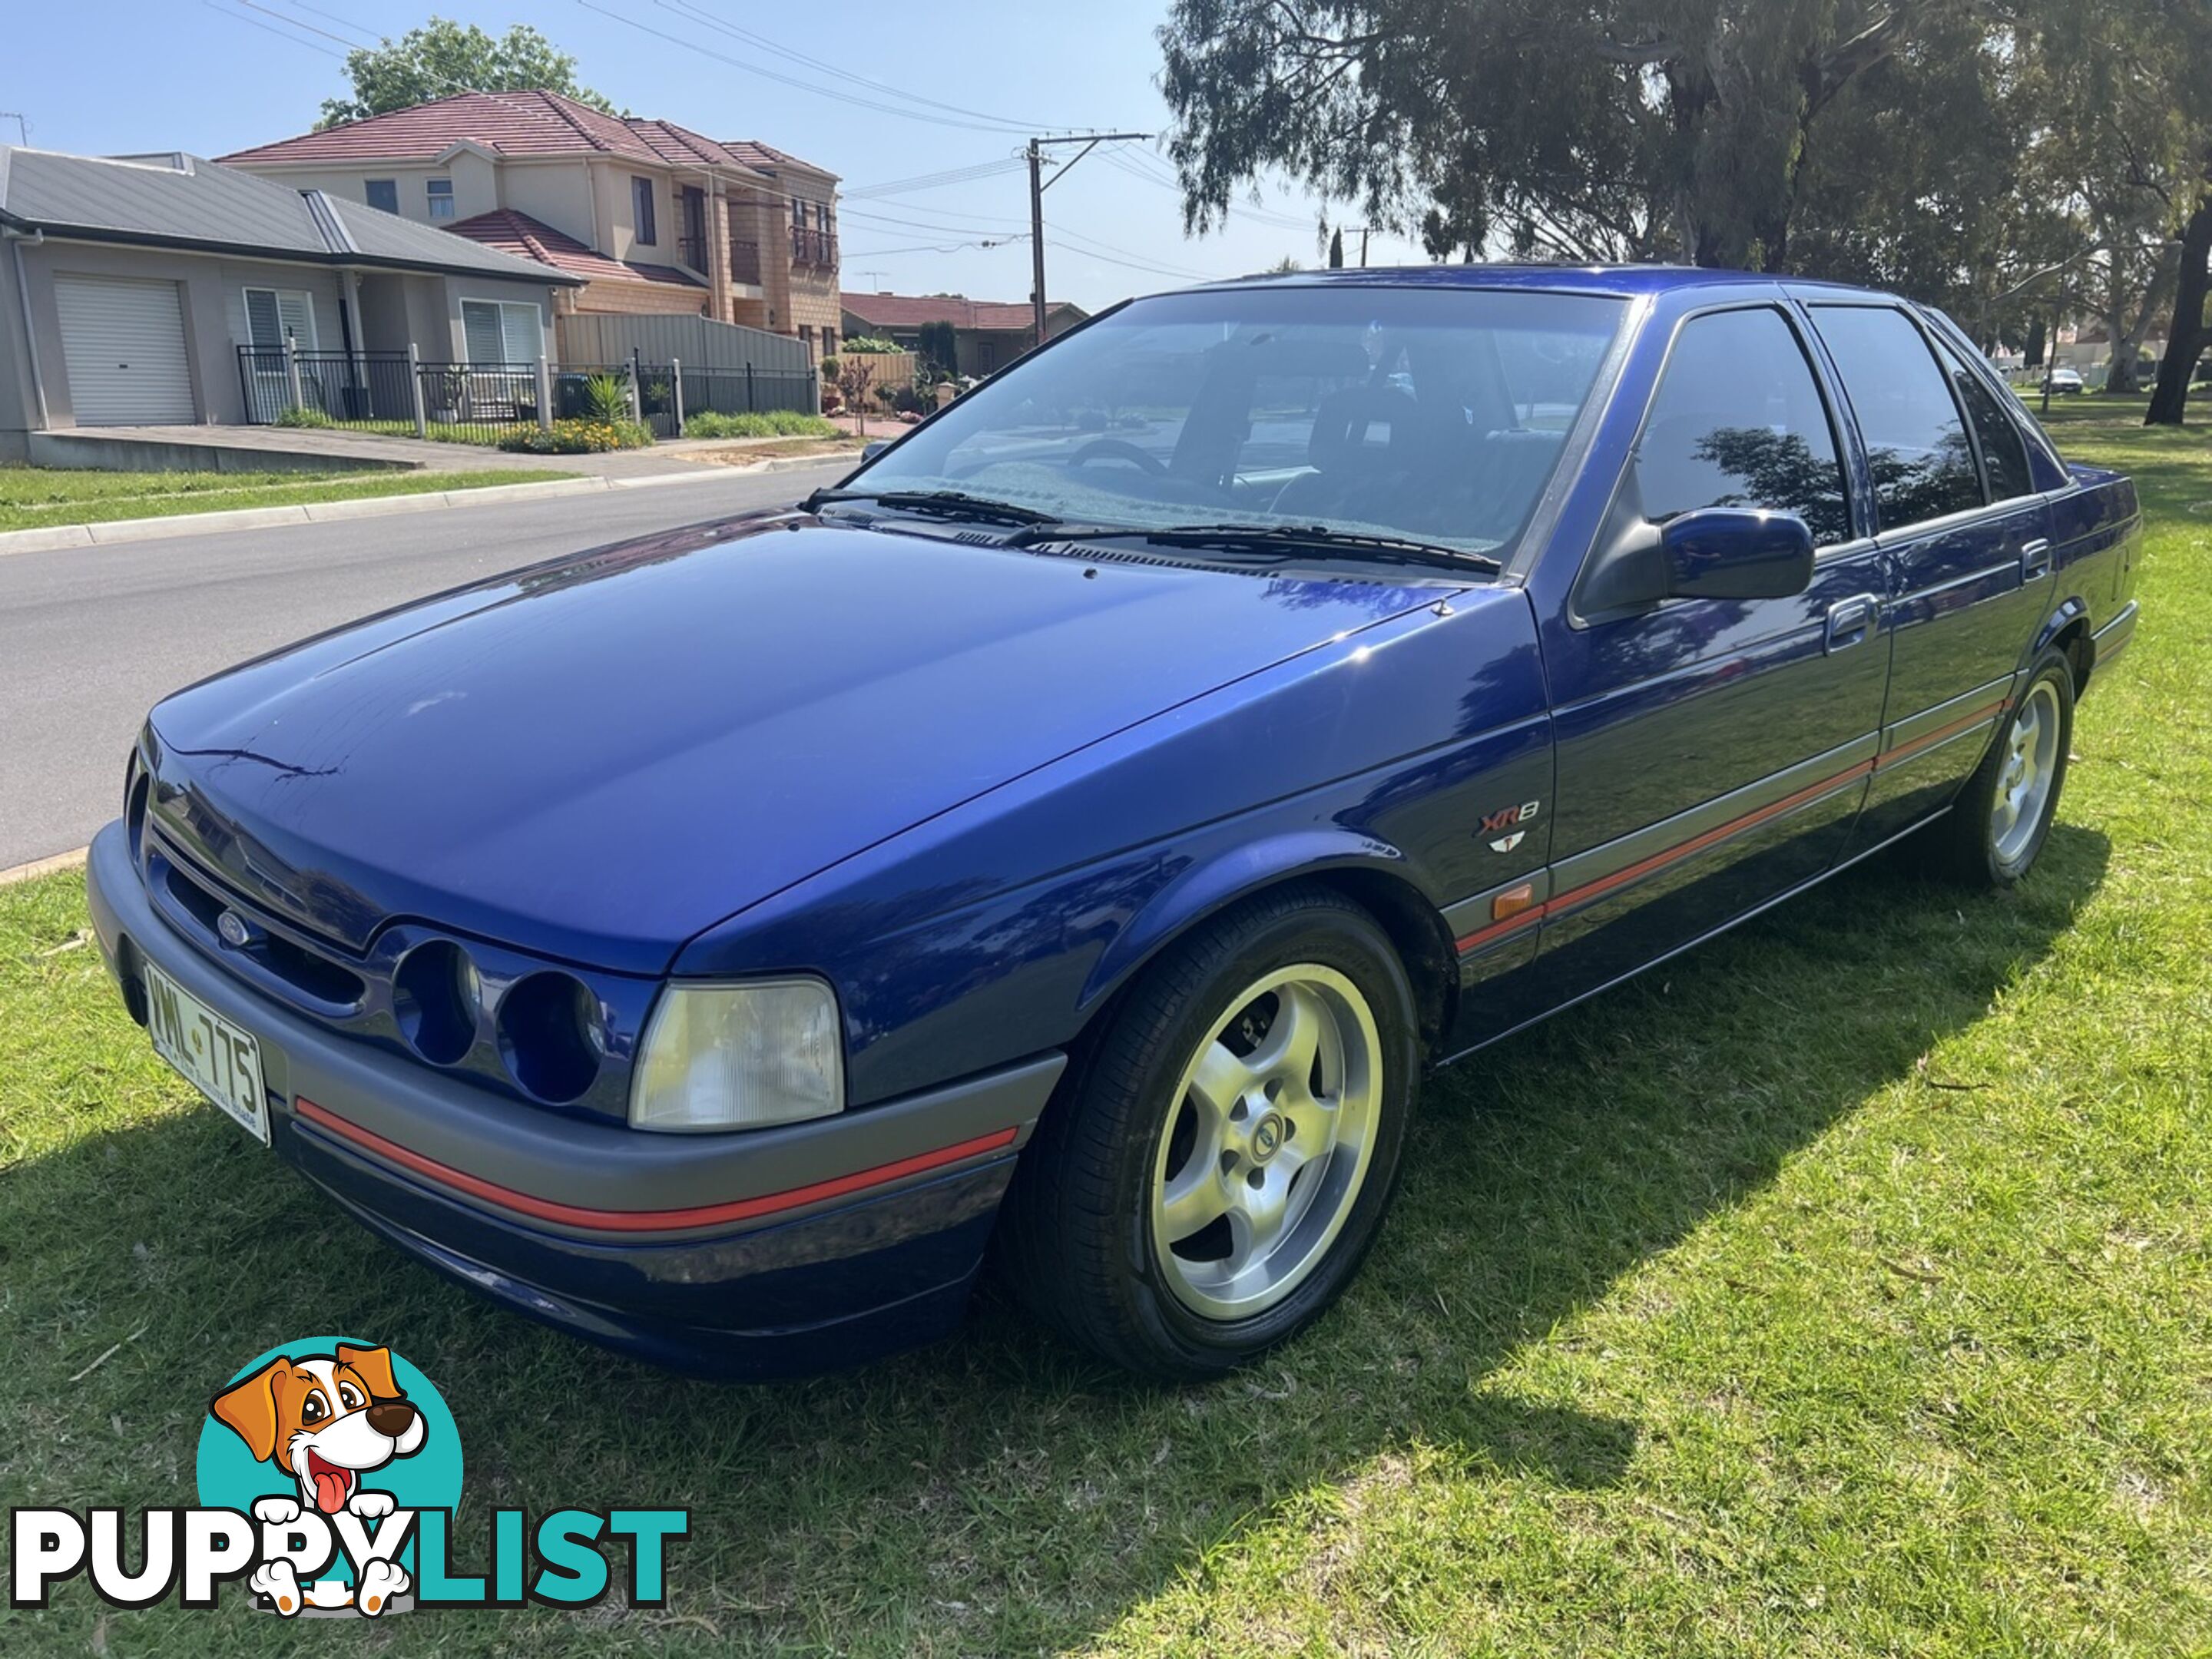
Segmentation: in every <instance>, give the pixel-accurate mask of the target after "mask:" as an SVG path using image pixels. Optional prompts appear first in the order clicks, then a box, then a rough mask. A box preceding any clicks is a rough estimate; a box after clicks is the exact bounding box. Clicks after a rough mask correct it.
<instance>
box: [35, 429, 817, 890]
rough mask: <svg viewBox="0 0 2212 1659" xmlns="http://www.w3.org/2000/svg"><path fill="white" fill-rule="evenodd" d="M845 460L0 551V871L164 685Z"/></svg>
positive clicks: (738, 500) (53, 829)
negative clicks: (379, 514)
mask: <svg viewBox="0 0 2212 1659" xmlns="http://www.w3.org/2000/svg"><path fill="white" fill-rule="evenodd" d="M848 465H849V463H846V462H842V461H839V462H835V463H832V464H831V465H827V466H824V467H822V468H821V469H819V470H818V471H817V470H815V469H811V468H810V469H807V470H805V471H786V472H770V473H764V474H757V475H753V476H750V477H745V476H742V475H740V476H733V477H728V478H726V479H724V478H717V479H714V480H713V481H712V482H703V483H689V482H687V483H679V484H671V485H669V486H667V487H665V488H660V489H620V490H610V491H608V492H607V493H606V494H605V495H597V494H594V495H567V496H561V497H556V499H554V500H551V501H542V502H541V501H526V502H521V503H519V504H516V505H513V506H498V507H490V506H485V507H453V508H449V509H447V510H444V511H439V512H428V513H397V514H394V515H392V517H389V518H370V519H354V520H340V521H338V522H336V523H332V524H320V525H288V526H282V527H280V528H276V529H270V530H242V531H236V532H228V533H223V534H217V535H204V536H184V537H177V538H168V539H163V540H157V541H145V542H125V543H120V544H116V545H112V546H108V547H77V548H68V549H64V550H59V551H56V552H52V553H9V554H0V870H4V869H7V868H9V866H14V865H17V864H26V863H28V862H30V861H31V860H33V859H41V858H46V857H48V856H50V855H52V854H56V853H64V852H68V851H69V850H70V849H71V848H77V847H82V845H83V844H84V843H85V842H88V841H89V840H90V839H91V838H92V836H93V832H94V830H96V829H99V828H100V825H101V824H103V823H106V822H107V820H108V819H110V818H112V817H114V816H115V815H116V813H117V812H118V811H121V810H122V808H121V801H120V799H119V794H120V791H121V789H122V787H123V763H124V761H125V758H126V757H128V756H129V754H130V750H131V738H133V736H134V735H136V733H137V730H138V726H139V723H140V722H141V721H142V720H144V718H145V715H146V710H147V709H148V708H149V707H151V706H152V705H153V704H154V703H155V702H158V701H159V700H160V699H161V697H162V696H165V695H167V693H168V692H170V691H173V690H175V689H176V688H177V687H179V686H180V685H187V684H191V682H192V681H194V680H197V679H200V678H204V676H206V675H209V674H211V673H213V672H215V671H216V670H218V669H221V668H223V667H226V666H228V665H229V664H232V663H234V662H239V661H242V660H243V659H246V658H247V657H251V656H255V655H258V653H261V652H264V651H267V650H270V649H271V648H272V647H276V646H280V645H283V644H284V643H286V642H287V641H291V640H296V639H301V638H304V637H306V636H307V635H310V634H314V633H319V632H320V631H321V630H322V629H325V628H330V627H333V626H335V625H336V624H337V623H343V622H345V621H348V620H349V619H350V618H352V617H360V616H366V615H368V613H369V612H371V611H381V610H383V609H384V608H386V606H388V605H397V604H399V603H401V602H403V601H404V600H406V599H414V598H416V597H419V596H420V595H422V594H425V593H434V592H438V591H439V590H440V589H441V588H447V587H452V586H456V585H457V584H459V583H462V582H466V581H473V580H477V578H479V577H483V576H490V575H495V574H498V573H499V572H500V571H502V570H508V569H512V568H514V567H515V566H517V565H522V564H528V563H530V562H532V561H533V560H537V559H543V558H547V557H550V556H552V555H554V554H556V553H562V552H567V551H571V550H578V549H582V548H587V547H596V546H599V545H601V544H605V543H607V542H612V541H619V540H621V539H622V538H624V537H626V536H633V535H642V534H645V533H647V532H650V531H655V530H663V529H668V528H672V527H673V526H678V525H686V524H696V523H697V522H699V521H700V520H705V519H712V518H718V517H720V516H722V515H723V514H726V513H741V512H744V511H746V510H747V509H749V508H752V507H771V506H779V505H781V504H783V503H785V502H788V501H797V500H798V499H799V497H800V496H802V495H805V494H806V493H807V492H808V491H809V490H811V489H814V488H815V487H816V486H817V484H823V483H829V482H831V481H832V480H833V479H835V478H836V477H837V476H838V475H839V474H840V473H841V472H842V471H845V470H847V468H848Z"/></svg>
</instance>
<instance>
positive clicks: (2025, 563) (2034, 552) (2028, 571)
mask: <svg viewBox="0 0 2212 1659" xmlns="http://www.w3.org/2000/svg"><path fill="white" fill-rule="evenodd" d="M2049 574H2051V542H2050V540H2049V538H2046V537H2043V536H2038V537H2037V538H2035V539H2034V540H2033V541H2032V542H2023V543H2021V549H2020V579H2021V580H2022V581H2024V582H2032V581H2033V580H2035V579H2036V578H2037V577H2038V576H2047V575H2049Z"/></svg>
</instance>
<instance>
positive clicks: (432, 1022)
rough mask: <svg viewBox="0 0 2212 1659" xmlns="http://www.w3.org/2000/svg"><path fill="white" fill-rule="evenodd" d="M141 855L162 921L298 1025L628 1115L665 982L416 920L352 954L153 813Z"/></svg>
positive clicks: (521, 1093)
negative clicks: (306, 1022) (229, 879)
mask: <svg viewBox="0 0 2212 1659" xmlns="http://www.w3.org/2000/svg"><path fill="white" fill-rule="evenodd" d="M137 854H138V860H139V877H140V879H141V880H143V882H144V883H145V884H146V890H147V893H148V895H149V897H151V898H152V899H153V900H154V902H155V908H156V909H157V910H159V911H160V912H161V915H162V918H163V920H164V921H167V923H168V924H169V925H170V926H171V927H173V928H174V929H175V930H176V932H177V933H179V935H181V936H182V937H183V938H184V939H186V940H187V941H188V942H189V943H190V944H191V945H193V946H194V947H195V948H197V950H198V951H200V952H201V953H202V954H203V955H204V956H206V957H208V958H209V959H210V961H212V962H214V963H216V964H217V965H218V966H220V967H222V969H224V970H225V971H227V972H228V973H230V974H231V975H234V976H235V977H237V978H238V979H240V980H241V981H245V982H246V984H248V985H250V986H251V987H252V988H253V989H255V990H256V991H258V992H259V993H260V994H262V995H264V996H265V997H268V998H270V1000H273V1001H276V1002H277V1003H279V1004H280V1005H282V1006H285V1007H287V1008H289V1009H290V1010H292V1011H293V1012H295V1013H297V1014H299V1015H301V1016H302V1017H303V1018H307V1019H310V1020H313V1021H314V1022H316V1023H317V1024H321V1025H323V1026H325V1027H327V1028H328V1029H330V1030H333V1031H336V1032H339V1033H343V1035H345V1036H349V1037H352V1038H356V1039H358V1040H360V1041H362V1042H369V1043H373V1044H374V1045H376V1046H378V1047H380V1048H386V1049H390V1050H392V1051H393V1052H395V1053H399V1054H406V1055H408V1056H409V1057H410V1058H411V1059H413V1060H416V1061H418V1062H420V1063H422V1064H424V1065H428V1066H435V1067H436V1068H437V1069H438V1070H440V1071H443V1072H447V1073H452V1074H453V1075H454V1076H456V1077H457V1078H459V1079H463V1080H465V1081H467V1082H469V1083H471V1085H475V1086H477V1087H480V1088H484V1089H488V1090H490V1091H494V1092H495V1093H498V1094H502V1095H506V1096H508V1097H512V1098H514V1099H518V1100H523V1101H527V1102H529V1103H532V1104H533V1105H538V1106H544V1107H549V1108H553V1109H560V1110H563V1111H570V1112H576V1113H582V1114H588V1115H596V1116H603V1117H611V1118H616V1119H621V1118H623V1117H625V1116H626V1115H627V1114H628V1109H629V1066H630V1061H631V1058H632V1056H633V1055H634V1054H635V1051H636V1046H637V1041H638V1038H639V1036H640V1035H641V1032H642V1031H643V1030H644V1024H645V1019H646V1016H647V1013H648V1012H650V1009H651V1006H652V1000H653V993H654V991H655V990H656V989H657V988H658V985H659V981H655V980H647V979H641V978H637V977H635V976H633V975H616V974H605V973H601V972H599V971H597V970H592V969H578V968H574V967H572V966H570V965H568V964H567V963H550V962H547V961H544V960H543V959H541V958H538V957H529V956H526V955H524V954H522V953H521V952H520V951H510V950H507V949H506V948H505V947H504V946H501V945H495V944H491V943H489V942H487V941H484V940H481V939H470V938H466V937H464V936H462V935H459V934H456V933H447V932H445V931H442V930H441V929H438V928H435V927H428V926H424V925H421V924H417V923H413V922H395V923H392V924H391V925H389V926H387V927H384V928H382V929H380V931H379V932H378V933H377V934H376V935H375V937H374V939H373V940H372V941H371V942H370V945H369V946H368V950H367V951H364V952H362V953H361V954H359V955H356V954H354V953H352V952H350V951H346V950H345V949H344V948H343V947H342V946H340V945H337V944H335V943H334V942H332V941H331V940H330V939H325V938H322V937H320V936H319V935H317V934H314V933H309V932H307V931H306V930H305V929H303V928H301V927H300V926H299V925H298V924H297V923H295V922H293V921H288V920H286V919H284V918H282V917H279V916H277V915H274V914H273V913H272V912H271V911H270V909H269V908H267V907H266V906H264V905H262V904H258V903H257V902H254V901H253V900H252V899H249V898H247V897H246V896H243V895H241V894H240V893H239V892H237V891H236V890H234V889H232V888H231V887H230V886H229V885H228V884H227V883H225V882H224V881H223V880H222V878H221V877H219V876H217V875H216V873H215V872H212V871H211V870H210V869H209V868H208V867H207V866H205V865H204V863H202V862H201V861H199V860H197V859H195V858H194V857H193V856H192V855H191V853H190V852H188V851H187V850H186V849H185V848H184V847H182V846H181V845H179V843H178V842H176V841H175V840H174V839H173V838H172V837H171V836H169V835H168V834H167V833H166V831H165V829H164V828H163V826H162V824H161V820H160V818H159V817H157V816H155V817H147V818H145V819H144V820H143V823H142V827H141V829H140V834H139V836H138V844H137ZM226 919H228V920H226Z"/></svg>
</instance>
